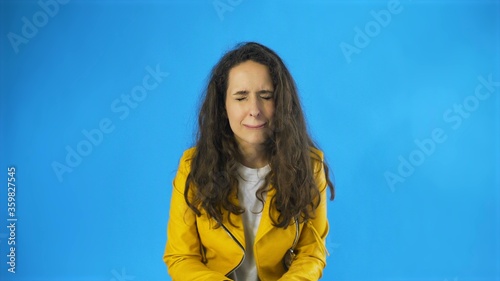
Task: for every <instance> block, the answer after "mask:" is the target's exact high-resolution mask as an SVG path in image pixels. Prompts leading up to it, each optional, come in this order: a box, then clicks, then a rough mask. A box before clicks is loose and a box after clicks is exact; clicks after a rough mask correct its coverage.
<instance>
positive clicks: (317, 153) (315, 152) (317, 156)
mask: <svg viewBox="0 0 500 281" xmlns="http://www.w3.org/2000/svg"><path fill="white" fill-rule="evenodd" d="M309 155H310V157H311V159H312V160H316V161H319V162H323V160H324V155H323V151H321V150H319V149H317V148H316V147H313V146H310V147H309Z"/></svg>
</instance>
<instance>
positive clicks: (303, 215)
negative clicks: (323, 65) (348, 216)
mask: <svg viewBox="0 0 500 281" xmlns="http://www.w3.org/2000/svg"><path fill="white" fill-rule="evenodd" d="M248 60H251V61H254V62H257V63H260V64H263V65H265V66H267V68H268V70H269V74H270V76H271V79H272V82H273V86H274V95H273V98H274V104H275V112H274V117H273V120H272V122H271V124H270V127H271V130H270V132H271V133H270V135H269V137H268V139H267V141H266V143H265V144H264V145H265V148H266V152H267V157H268V159H269V165H270V167H271V171H270V172H269V173H268V175H267V176H266V178H265V183H264V184H263V185H262V186H261V187H260V188H259V189H258V190H257V192H256V196H257V198H258V200H260V201H261V202H262V203H264V198H265V197H264V196H265V194H266V192H267V191H269V187H270V185H271V186H272V187H273V188H274V189H275V190H276V193H275V196H273V197H272V198H270V199H269V200H271V202H270V203H271V204H272V205H273V206H274V207H275V209H276V210H278V213H279V216H278V217H271V220H272V222H273V224H274V225H275V226H277V227H281V228H286V227H287V226H288V225H290V224H291V223H292V222H293V221H294V220H295V219H298V220H299V221H300V222H303V221H307V220H309V219H311V218H313V217H314V211H315V210H316V208H317V207H318V205H319V203H320V190H319V188H320V187H318V186H316V183H315V181H314V173H315V172H318V171H313V164H314V163H312V160H311V151H312V150H311V148H317V146H316V145H315V144H314V142H313V141H312V139H311V137H310V136H309V134H308V132H307V126H306V122H305V118H304V114H303V112H302V108H301V105H300V100H299V96H298V93H297V88H296V85H295V82H294V80H293V78H292V76H291V74H290V72H289V71H288V69H287V68H286V66H285V64H284V63H283V61H282V60H281V58H280V57H279V56H278V55H277V54H276V53H275V52H274V51H273V50H271V49H269V48H267V47H265V46H263V45H261V44H258V43H255V42H248V43H240V44H238V45H237V46H236V47H235V48H234V49H233V50H231V51H229V52H227V53H226V54H225V55H224V56H223V57H222V58H221V59H220V61H219V62H218V63H217V64H216V65H215V66H214V68H213V69H212V71H211V73H210V77H209V82H208V85H207V88H206V91H205V92H204V97H203V102H202V105H201V108H200V112H199V116H198V132H197V135H196V149H195V153H194V155H193V158H192V160H191V171H190V174H189V175H188V177H187V181H186V188H185V192H184V198H185V200H186V202H187V204H188V206H189V207H190V208H191V209H192V210H193V211H194V212H195V213H196V214H197V215H198V216H200V215H201V214H202V213H201V211H202V210H204V211H205V212H206V214H207V215H208V216H209V217H210V218H213V219H215V221H216V226H217V227H218V226H220V224H221V222H222V219H223V213H224V212H227V216H228V220H229V222H230V223H231V214H234V215H239V214H242V213H243V212H244V211H245V210H244V209H243V208H241V207H240V206H238V204H236V203H234V202H235V201H234V200H232V198H234V197H235V196H237V194H238V192H237V187H238V173H237V169H238V163H239V161H238V160H239V159H241V157H242V155H241V153H240V150H239V147H238V144H237V142H236V140H235V137H234V134H233V131H232V130H231V127H230V126H229V120H228V117H227V112H226V108H225V101H226V92H227V87H228V77H229V71H230V70H231V69H232V68H233V67H235V66H237V65H239V64H240V63H243V62H245V61H248ZM314 158H317V159H316V160H313V161H322V159H321V158H320V157H319V155H317V157H314ZM322 165H323V167H324V171H325V174H326V181H327V185H328V187H329V189H330V200H333V199H334V196H335V193H334V185H333V184H332V182H331V181H330V178H329V174H328V165H327V164H326V162H324V163H322ZM270 215H271V214H270Z"/></svg>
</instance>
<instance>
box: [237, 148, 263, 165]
mask: <svg viewBox="0 0 500 281" xmlns="http://www.w3.org/2000/svg"><path fill="white" fill-rule="evenodd" d="M240 152H241V156H242V159H241V164H243V165H244V166H246V167H248V168H253V169H257V168H262V167H264V166H266V165H267V164H268V157H267V154H266V151H265V148H264V146H250V147H242V146H240Z"/></svg>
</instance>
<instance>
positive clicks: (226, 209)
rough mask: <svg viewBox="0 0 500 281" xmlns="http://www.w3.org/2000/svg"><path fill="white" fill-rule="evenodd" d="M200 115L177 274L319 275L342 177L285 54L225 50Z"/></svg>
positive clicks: (177, 185) (176, 241) (251, 48)
mask: <svg viewBox="0 0 500 281" xmlns="http://www.w3.org/2000/svg"><path fill="white" fill-rule="evenodd" d="M198 123H199V124H198V125H199V128H198V134H197V141H196V146H195V147H193V148H191V149H188V150H186V151H185V152H184V154H183V156H182V158H181V160H180V163H179V169H178V172H177V175H176V177H175V179H174V181H173V186H174V188H173V191H172V201H171V205H170V219H169V223H168V230H167V244H166V247H165V254H164V256H163V259H164V261H165V263H166V264H167V267H168V271H169V274H170V275H171V277H172V279H173V280H190V281H192V280H203V281H205V280H237V281H242V280H244V281H257V280H261V281H267V280H318V279H319V278H320V277H321V275H322V272H323V268H324V267H325V260H326V254H327V251H326V247H325V239H326V235H327V233H328V220H327V217H326V206H327V189H330V195H331V196H330V199H331V200H333V198H334V186H333V184H332V183H331V181H330V179H329V176H328V166H327V165H326V163H325V162H324V160H323V153H322V152H321V151H320V150H318V149H317V147H316V146H315V145H314V143H313V141H312V140H311V138H310V136H309V134H308V132H307V128H306V123H305V120H304V115H303V113H302V108H301V105H300V101H299V97H298V94H297V89H296V86H295V82H294V80H293V78H292V76H291V75H290V72H289V71H288V70H287V68H286V66H285V64H284V63H283V61H282V60H281V59H280V58H279V56H278V55H277V54H276V53H275V52H274V51H272V50H270V49H269V48H267V47H265V46H263V45H260V44H257V43H244V44H240V45H238V46H237V47H236V48H235V49H233V50H231V51H229V52H228V53H226V54H225V55H224V56H223V57H222V59H221V60H220V61H219V62H218V63H217V64H216V65H215V67H214V68H213V70H212V72H211V76H210V80H209V83H208V87H207V89H206V93H205V96H204V101H203V104H202V106H201V110H200V113H199V120H198Z"/></svg>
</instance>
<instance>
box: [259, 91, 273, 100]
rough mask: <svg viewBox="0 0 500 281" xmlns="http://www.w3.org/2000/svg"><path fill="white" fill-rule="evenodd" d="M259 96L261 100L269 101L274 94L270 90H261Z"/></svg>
mask: <svg viewBox="0 0 500 281" xmlns="http://www.w3.org/2000/svg"><path fill="white" fill-rule="evenodd" d="M259 95H260V97H261V98H263V99H265V100H270V99H272V98H273V96H274V93H273V92H272V91H270V90H263V91H259Z"/></svg>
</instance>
